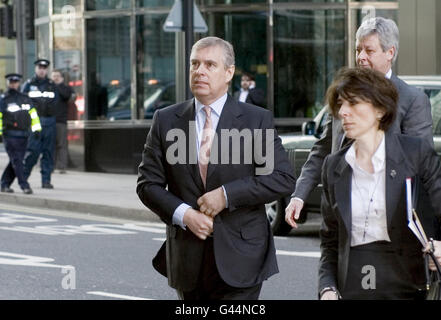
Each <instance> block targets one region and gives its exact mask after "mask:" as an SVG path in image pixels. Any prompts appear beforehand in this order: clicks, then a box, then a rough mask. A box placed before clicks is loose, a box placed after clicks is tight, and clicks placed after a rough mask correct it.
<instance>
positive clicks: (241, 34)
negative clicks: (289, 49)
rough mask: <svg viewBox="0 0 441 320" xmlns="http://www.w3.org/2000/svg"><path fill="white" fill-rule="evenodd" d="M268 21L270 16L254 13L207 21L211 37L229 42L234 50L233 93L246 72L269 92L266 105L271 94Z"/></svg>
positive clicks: (214, 16)
mask: <svg viewBox="0 0 441 320" xmlns="http://www.w3.org/2000/svg"><path fill="white" fill-rule="evenodd" d="M266 19H267V16H266V13H264V12H253V13H233V14H224V13H210V14H208V16H207V20H206V21H207V25H208V29H209V32H210V35H214V36H217V37H220V38H222V39H225V40H227V41H229V42H230V43H231V44H232V45H233V47H234V52H235V56H236V74H235V76H234V78H233V81H232V90H233V93H234V92H237V91H239V90H240V78H241V74H242V72H244V71H246V72H249V73H252V74H253V75H254V76H255V78H256V87H257V88H260V89H262V90H263V91H264V92H265V102H266V92H267V83H266V79H267V78H266V74H267V50H266ZM250 30H252V36H250ZM203 36H205V34H204V35H203ZM265 104H266V103H265Z"/></svg>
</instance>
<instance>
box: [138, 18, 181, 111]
mask: <svg viewBox="0 0 441 320" xmlns="http://www.w3.org/2000/svg"><path fill="white" fill-rule="evenodd" d="M166 18H167V15H166V14H157V15H145V16H139V17H137V20H136V29H137V32H136V34H137V39H136V42H137V49H138V52H137V57H138V58H137V68H136V70H137V72H138V74H137V81H138V83H137V104H138V105H137V108H138V114H139V118H141V119H142V118H145V119H151V118H152V117H153V113H154V112H155V111H156V110H158V109H160V108H163V107H166V106H169V105H171V104H174V103H175V102H176V89H175V34H174V33H170V32H164V31H163V30H162V26H163V24H164V21H165V19H166Z"/></svg>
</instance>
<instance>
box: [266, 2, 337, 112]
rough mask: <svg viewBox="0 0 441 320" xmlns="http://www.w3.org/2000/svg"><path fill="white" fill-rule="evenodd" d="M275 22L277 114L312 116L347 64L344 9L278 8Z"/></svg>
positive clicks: (275, 96)
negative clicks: (338, 72) (336, 76)
mask: <svg viewBox="0 0 441 320" xmlns="http://www.w3.org/2000/svg"><path fill="white" fill-rule="evenodd" d="M274 21H275V22H274V70H275V72H274V91H275V92H274V103H275V116H276V117H313V116H315V115H316V113H317V112H318V111H319V110H320V109H321V107H322V105H323V101H324V95H325V93H326V89H327V87H328V85H329V84H330V83H331V81H332V78H333V76H334V73H335V72H336V71H337V70H338V69H339V68H341V67H342V66H344V65H345V12H344V10H326V11H325V10H315V11H312V10H299V11H291V10H289V11H283V12H282V11H277V12H275V17H274Z"/></svg>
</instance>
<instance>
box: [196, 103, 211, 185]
mask: <svg viewBox="0 0 441 320" xmlns="http://www.w3.org/2000/svg"><path fill="white" fill-rule="evenodd" d="M203 110H204V111H205V114H206V117H205V124H204V129H203V130H202V140H201V141H202V142H201V147H200V149H199V156H198V163H199V172H200V174H201V178H202V182H203V183H204V187H205V186H206V182H207V170H208V161H209V160H210V148H211V144H212V142H213V136H214V130H213V123H212V122H211V107H210V106H204V108H203Z"/></svg>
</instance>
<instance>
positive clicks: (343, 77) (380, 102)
mask: <svg viewBox="0 0 441 320" xmlns="http://www.w3.org/2000/svg"><path fill="white" fill-rule="evenodd" d="M339 98H342V99H345V100H347V101H348V102H349V103H350V104H351V105H355V104H357V103H359V102H361V101H363V102H368V103H371V104H372V105H373V106H374V108H376V109H378V110H381V111H382V112H383V113H384V115H383V117H382V118H381V119H380V124H379V129H380V130H383V131H387V130H388V129H389V128H390V126H391V125H392V123H393V122H394V120H395V116H396V113H397V103H398V91H397V89H396V88H395V85H394V84H393V83H392V82H391V81H390V80H389V79H387V78H386V77H385V76H384V74H382V73H380V72H378V71H376V70H373V69H369V68H360V67H356V68H342V69H340V70H339V71H338V73H337V75H336V76H335V78H334V81H333V82H332V84H331V85H330V86H329V88H328V91H327V92H326V102H327V104H328V105H329V110H330V112H331V114H332V115H333V116H334V117H336V118H337V117H338V112H339V110H340V107H341V102H340V100H339Z"/></svg>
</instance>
